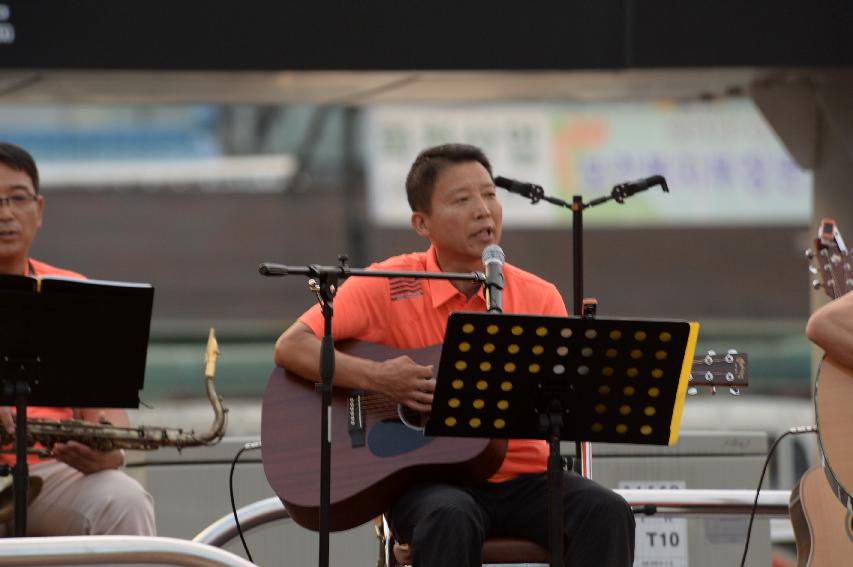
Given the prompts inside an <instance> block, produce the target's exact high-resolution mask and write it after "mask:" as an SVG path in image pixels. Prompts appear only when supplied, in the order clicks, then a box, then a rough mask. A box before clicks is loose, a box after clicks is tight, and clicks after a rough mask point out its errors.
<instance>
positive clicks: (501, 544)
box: [388, 537, 551, 567]
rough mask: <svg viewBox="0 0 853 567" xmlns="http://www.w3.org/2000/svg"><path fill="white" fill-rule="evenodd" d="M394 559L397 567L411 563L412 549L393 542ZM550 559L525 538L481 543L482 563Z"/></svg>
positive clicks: (531, 561)
mask: <svg viewBox="0 0 853 567" xmlns="http://www.w3.org/2000/svg"><path fill="white" fill-rule="evenodd" d="M394 559H395V560H396V561H397V565H398V566H399V567H403V566H408V565H411V564H412V550H411V548H410V547H409V546H408V544H403V543H395V544H394ZM550 560H551V558H550V556H549V555H548V552H547V551H546V550H545V548H544V547H542V546H540V545H539V544H536V543H533V542H532V541H530V540H527V539H517V538H510V537H496V538H491V539H487V540H486V541H485V542H484V543H483V563H489V564H492V563H496V564H502V563H544V564H546V565H547V564H548V562H549V561H550ZM388 567H392V566H391V565H389V566H388Z"/></svg>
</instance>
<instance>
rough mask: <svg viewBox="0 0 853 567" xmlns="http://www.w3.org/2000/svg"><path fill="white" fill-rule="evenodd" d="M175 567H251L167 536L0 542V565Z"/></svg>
mask: <svg viewBox="0 0 853 567" xmlns="http://www.w3.org/2000/svg"><path fill="white" fill-rule="evenodd" d="M82 563H85V564H86V565H126V564H140V563H141V564H147V565H179V566H182V567H253V564H252V563H249V562H248V561H246V560H245V559H243V558H242V557H239V556H237V555H234V554H233V553H230V552H228V551H225V550H224V549H219V547H212V546H209V545H202V544H200V543H196V542H192V541H187V540H184V539H176V538H169V537H149V536H115V535H113V536H106V535H104V536H62V537H27V538H2V539H0V566H5V565H9V566H15V567H21V566H24V565H54V566H55V565H80V564H82Z"/></svg>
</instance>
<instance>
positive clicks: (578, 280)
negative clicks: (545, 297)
mask: <svg viewBox="0 0 853 567" xmlns="http://www.w3.org/2000/svg"><path fill="white" fill-rule="evenodd" d="M495 179H496V181H497V183H498V184H499V186H501V187H504V188H505V189H507V190H509V191H511V192H513V193H518V194H520V195H522V196H524V197H527V198H528V199H530V203H531V204H533V205H535V204H536V203H538V202H539V201H547V202H549V203H551V204H553V205H557V206H559V207H563V208H566V209H571V211H572V280H573V286H572V289H573V301H572V305H573V309H574V313H575V314H576V315H578V316H584V317H592V316H593V312H592V311H591V310H590V311H589V312H585V310H584V306H583V211H584V209H587V208H589V207H595V206H597V205H601V204H603V203H606V202H607V201H611V200H614V201H616V202H617V203H619V204H620V205H622V204H625V199H627V198H628V197H631V196H632V195H635V194H636V193H639V192H641V191H645V190H646V189H648V188H649V187H654V186H656V185H660V186H661V188H662V189H663V191H664V192H665V193H669V187H668V186H667V184H666V179H664V177H663V176H662V175H653V176H651V177H647V178H645V179H642V180H638V181H628V182H625V183H620V184H619V185H616V186H615V187H613V189H612V190H611V192H610V194H609V195H605V196H602V197H598V198H595V199H593V200H591V201H589V202H587V203H584V202H583V197H582V196H581V195H574V196H573V197H572V202H571V203H568V202H566V201H564V200H563V199H560V198H558V197H551V196H548V195H546V194H545V190H544V189H542V187H540V186H539V185H534V184H531V183H519V182H515V181H513V180H511V179H504V178H495ZM562 415H563V408H562V404H561V403H560V400H559V398H558V397H556V396H555V397H554V400H552V402H551V404H550V408H549V412H548V447H549V453H548V493H549V507H548V543H549V548H550V550H551V563H550V565H551V567H558V566H560V567H562V565H563V564H564V563H563V551H564V550H563V513H562V502H563V484H562V466H561V462H562V459H561V456H560V439H561V437H562V435H561V430H562V426H563V422H562ZM575 453H576V454H577V455H579V456H580V471H579V472H580V474H581V475H582V476H584V477H586V478H590V477H591V474H592V472H591V465H592V447H591V445H590V444H589V443H588V442H586V441H575Z"/></svg>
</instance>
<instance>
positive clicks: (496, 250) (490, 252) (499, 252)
mask: <svg viewBox="0 0 853 567" xmlns="http://www.w3.org/2000/svg"><path fill="white" fill-rule="evenodd" d="M505 260H506V256H504V251H503V249H501V247H500V246H498V245H497V244H489V245H488V246H486V248H485V250H483V264H484V265H485V264H490V263H492V262H498V263H500V264H503V263H504V261H505Z"/></svg>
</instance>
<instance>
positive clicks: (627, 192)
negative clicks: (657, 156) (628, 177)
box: [613, 175, 669, 203]
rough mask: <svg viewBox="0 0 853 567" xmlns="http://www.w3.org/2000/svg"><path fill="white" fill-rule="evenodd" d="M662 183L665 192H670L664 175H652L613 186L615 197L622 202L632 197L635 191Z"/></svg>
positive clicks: (618, 201)
mask: <svg viewBox="0 0 853 567" xmlns="http://www.w3.org/2000/svg"><path fill="white" fill-rule="evenodd" d="M655 185H660V186H661V188H662V189H663V192H664V193H669V187H668V186H667V184H666V179H664V177H663V175H652V176H651V177H643V178H642V179H636V180H634V181H626V182H625V183H620V184H619V185H617V186H616V187H614V188H613V198H614V199H615V200H616V202H617V203H621V202H622V201H624V200H625V198H626V197H630V196H631V195H633V194H634V193H639V192H640V191H645V190H646V189H648V188H649V187H654V186H655Z"/></svg>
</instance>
